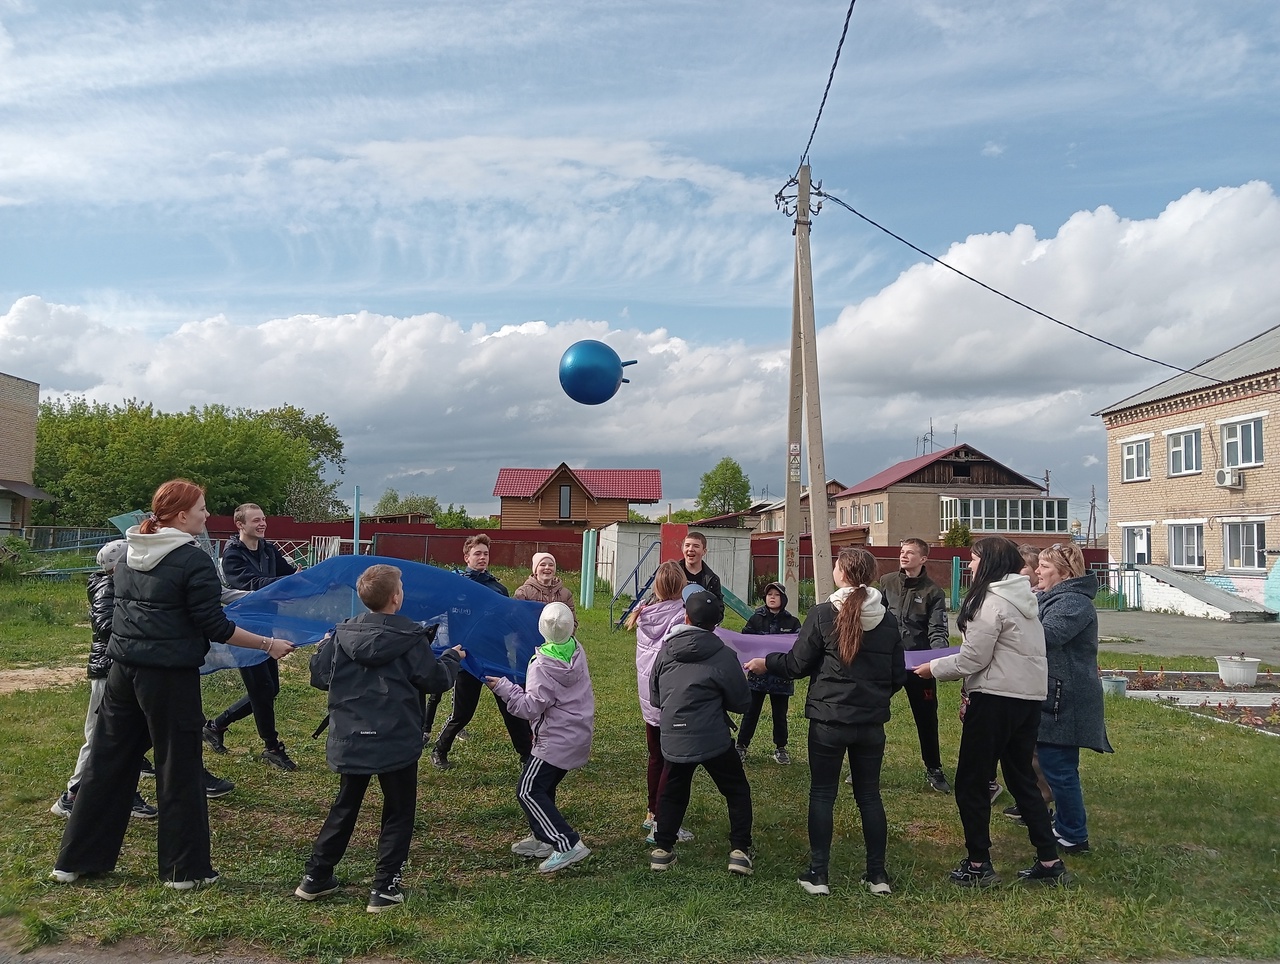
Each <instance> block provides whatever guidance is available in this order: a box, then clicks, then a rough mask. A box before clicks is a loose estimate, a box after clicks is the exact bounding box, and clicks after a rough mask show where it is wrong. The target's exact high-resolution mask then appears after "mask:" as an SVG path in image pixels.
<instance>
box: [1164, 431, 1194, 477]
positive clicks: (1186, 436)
mask: <svg viewBox="0 0 1280 964" xmlns="http://www.w3.org/2000/svg"><path fill="white" fill-rule="evenodd" d="M1200 469H1201V466H1200V430H1199V429H1195V430H1193V431H1190V432H1178V433H1175V434H1173V435H1170V436H1169V474H1170V475H1195V474H1196V473H1198V472H1200Z"/></svg>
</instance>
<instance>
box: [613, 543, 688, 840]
mask: <svg viewBox="0 0 1280 964" xmlns="http://www.w3.org/2000/svg"><path fill="white" fill-rule="evenodd" d="M686 582H687V580H686V579H685V577H684V569H683V568H681V566H680V563H678V562H664V563H663V564H662V565H660V566H659V567H658V571H657V572H656V573H654V576H653V599H651V600H650V601H649V602H647V603H645V604H644V605H643V606H641V607H640V608H639V609H637V610H635V612H633V613H632V614H631V616H630V617H628V619H627V628H628V629H634V630H635V631H636V687H637V689H638V690H639V696H640V715H641V716H642V717H644V732H645V742H646V743H647V744H648V747H649V765H648V772H647V774H646V779H647V783H648V791H649V809H648V813H646V814H645V818H644V827H645V829H646V830H648V831H650V835H651V836H652V831H653V829H654V827H655V826H656V823H655V821H654V814H655V813H656V812H657V809H658V798H659V796H660V794H661V789H662V774H663V772H664V770H663V767H664V765H665V763H666V760H665V759H664V758H663V756H662V731H661V729H660V728H659V726H658V724H659V723H660V722H661V721H662V714H661V713H660V712H659V711H658V708H657V707H655V706H654V705H653V704H652V703H651V702H649V677H650V676H651V675H652V674H653V664H654V663H655V662H656V661H657V659H658V653H659V651H660V650H661V649H662V641H663V640H664V639H666V637H667V633H669V632H670V631H671V630H672V629H673V628H675V627H676V626H683V625H684V600H683V599H682V598H681V597H680V594H681V593H682V592H683V591H684V587H685V585H686ZM692 839H693V835H692V834H690V833H689V832H688V831H687V830H685V829H684V828H683V827H681V828H680V840H681V841H682V842H683V841H686V840H692ZM651 842H652V841H651Z"/></svg>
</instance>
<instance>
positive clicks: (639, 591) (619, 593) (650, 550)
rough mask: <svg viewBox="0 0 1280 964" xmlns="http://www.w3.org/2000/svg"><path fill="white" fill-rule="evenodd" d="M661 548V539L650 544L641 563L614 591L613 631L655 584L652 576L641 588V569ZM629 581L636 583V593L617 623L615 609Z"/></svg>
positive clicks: (611, 618)
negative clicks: (654, 551) (655, 550)
mask: <svg viewBox="0 0 1280 964" xmlns="http://www.w3.org/2000/svg"><path fill="white" fill-rule="evenodd" d="M661 548H662V540H661V539H655V540H654V541H653V542H651V543H650V544H649V548H648V549H646V550H645V551H644V555H643V556H641V557H640V560H639V562H637V563H636V565H635V568H634V569H632V570H631V572H630V573H629V574H627V575H626V576H624V577H623V579H622V580H621V585H619V586H618V588H617V589H615V590H614V591H613V598H612V599H610V600H609V625H610V627H612V628H613V629H617V628H618V627H619V626H621V625H622V622H623V620H625V619H626V618H627V617H628V616H629V615H631V610H633V609H635V608H636V606H637V605H638V604H639V603H640V597H641V596H642V595H643V593H644V591H645V590H646V589H648V588H649V586H650V585H651V584H652V583H653V577H652V576H650V577H649V581H648V582H646V583H645V584H644V586H643V588H642V587H641V586H640V568H641V566H643V565H644V564H645V561H646V560H647V559H648V558H649V556H650V555H651V554H652V553H653V550H654V549H661ZM629 580H633V581H634V583H635V591H634V592H633V593H632V594H631V605H629V606H628V607H627V608H626V610H625V611H624V612H623V614H622V615H621V616H620V617H618V619H617V620H616V621H615V620H614V618H613V607H614V606H615V605H616V604H617V602H618V600H619V599H620V598H621V597H622V593H623V590H624V589H625V588H626V586H627V583H628V581H629Z"/></svg>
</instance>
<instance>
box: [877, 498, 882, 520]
mask: <svg viewBox="0 0 1280 964" xmlns="http://www.w3.org/2000/svg"><path fill="white" fill-rule="evenodd" d="M876 521H877V522H883V521H884V503H883V502H877V503H876Z"/></svg>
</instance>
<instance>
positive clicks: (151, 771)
mask: <svg viewBox="0 0 1280 964" xmlns="http://www.w3.org/2000/svg"><path fill="white" fill-rule="evenodd" d="M138 776H140V777H141V778H142V779H144V780H154V779H155V778H156V768H155V767H153V766H152V765H151V761H150V760H148V759H147V758H146V757H145V756H144V757H143V758H142V769H141V770H139V771H138Z"/></svg>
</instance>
